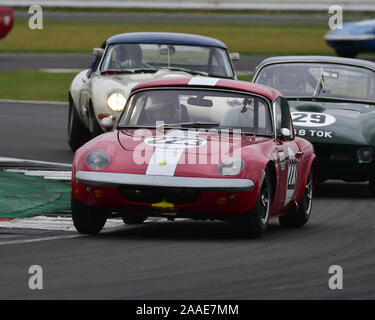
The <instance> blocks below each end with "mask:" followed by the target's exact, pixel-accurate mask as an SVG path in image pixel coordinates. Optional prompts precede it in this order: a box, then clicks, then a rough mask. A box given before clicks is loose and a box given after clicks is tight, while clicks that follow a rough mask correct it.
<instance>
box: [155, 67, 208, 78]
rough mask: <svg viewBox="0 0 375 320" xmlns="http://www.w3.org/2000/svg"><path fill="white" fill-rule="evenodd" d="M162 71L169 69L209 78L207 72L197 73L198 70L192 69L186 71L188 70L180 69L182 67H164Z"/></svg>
mask: <svg viewBox="0 0 375 320" xmlns="http://www.w3.org/2000/svg"><path fill="white" fill-rule="evenodd" d="M161 69H167V70H169V71H183V72H187V73H190V74H192V75H201V76H206V77H207V76H208V73H207V72H204V71H197V70H191V69H186V68H180V67H162V68H161Z"/></svg>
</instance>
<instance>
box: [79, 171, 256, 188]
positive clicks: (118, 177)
mask: <svg viewBox="0 0 375 320" xmlns="http://www.w3.org/2000/svg"><path fill="white" fill-rule="evenodd" d="M75 179H76V180H77V182H78V183H80V184H88V185H92V186H102V187H111V188H116V187H119V186H124V185H126V186H150V187H169V188H193V189H199V190H201V191H221V192H251V191H252V190H253V189H254V183H253V182H252V181H251V180H249V179H228V178H191V177H174V176H156V175H142V174H127V173H111V172H93V171H77V173H76V176H75Z"/></svg>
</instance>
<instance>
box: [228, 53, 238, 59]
mask: <svg viewBox="0 0 375 320" xmlns="http://www.w3.org/2000/svg"><path fill="white" fill-rule="evenodd" d="M229 58H230V59H231V60H232V61H238V60H240V54H239V53H238V52H231V53H229Z"/></svg>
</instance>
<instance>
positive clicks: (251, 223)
mask: <svg viewBox="0 0 375 320" xmlns="http://www.w3.org/2000/svg"><path fill="white" fill-rule="evenodd" d="M271 202H272V184H271V178H270V175H269V173H268V171H267V170H266V174H265V176H264V179H263V183H262V186H261V188H260V192H259V195H258V199H257V202H256V204H255V206H254V208H253V209H252V210H251V211H250V212H248V213H246V214H245V215H244V216H243V217H241V218H240V221H238V223H239V228H240V230H241V233H242V234H243V235H244V236H246V237H249V238H259V237H260V236H261V235H262V234H263V232H264V231H265V230H266V229H267V226H268V222H269V217H270V209H271Z"/></svg>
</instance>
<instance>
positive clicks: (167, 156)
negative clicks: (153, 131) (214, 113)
mask: <svg viewBox="0 0 375 320" xmlns="http://www.w3.org/2000/svg"><path fill="white" fill-rule="evenodd" d="M196 135H197V132H195V131H194V132H190V131H184V132H183V131H179V130H177V131H176V130H171V131H169V132H168V133H167V134H166V135H159V136H156V137H155V138H160V140H161V142H160V143H158V144H159V145H158V146H157V147H156V148H155V150H154V153H153V155H152V157H151V159H150V162H149V164H148V167H147V170H146V175H159V176H173V175H174V173H175V171H176V167H177V164H178V162H179V161H180V158H181V155H182V154H183V153H184V151H185V149H187V148H189V147H191V146H184V145H183V144H182V143H181V142H183V141H184V140H185V139H183V138H186V137H187V136H188V137H189V138H191V137H195V136H196ZM174 140H175V141H176V143H173V141H174ZM163 141H165V142H167V143H165V142H164V143H163Z"/></svg>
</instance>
